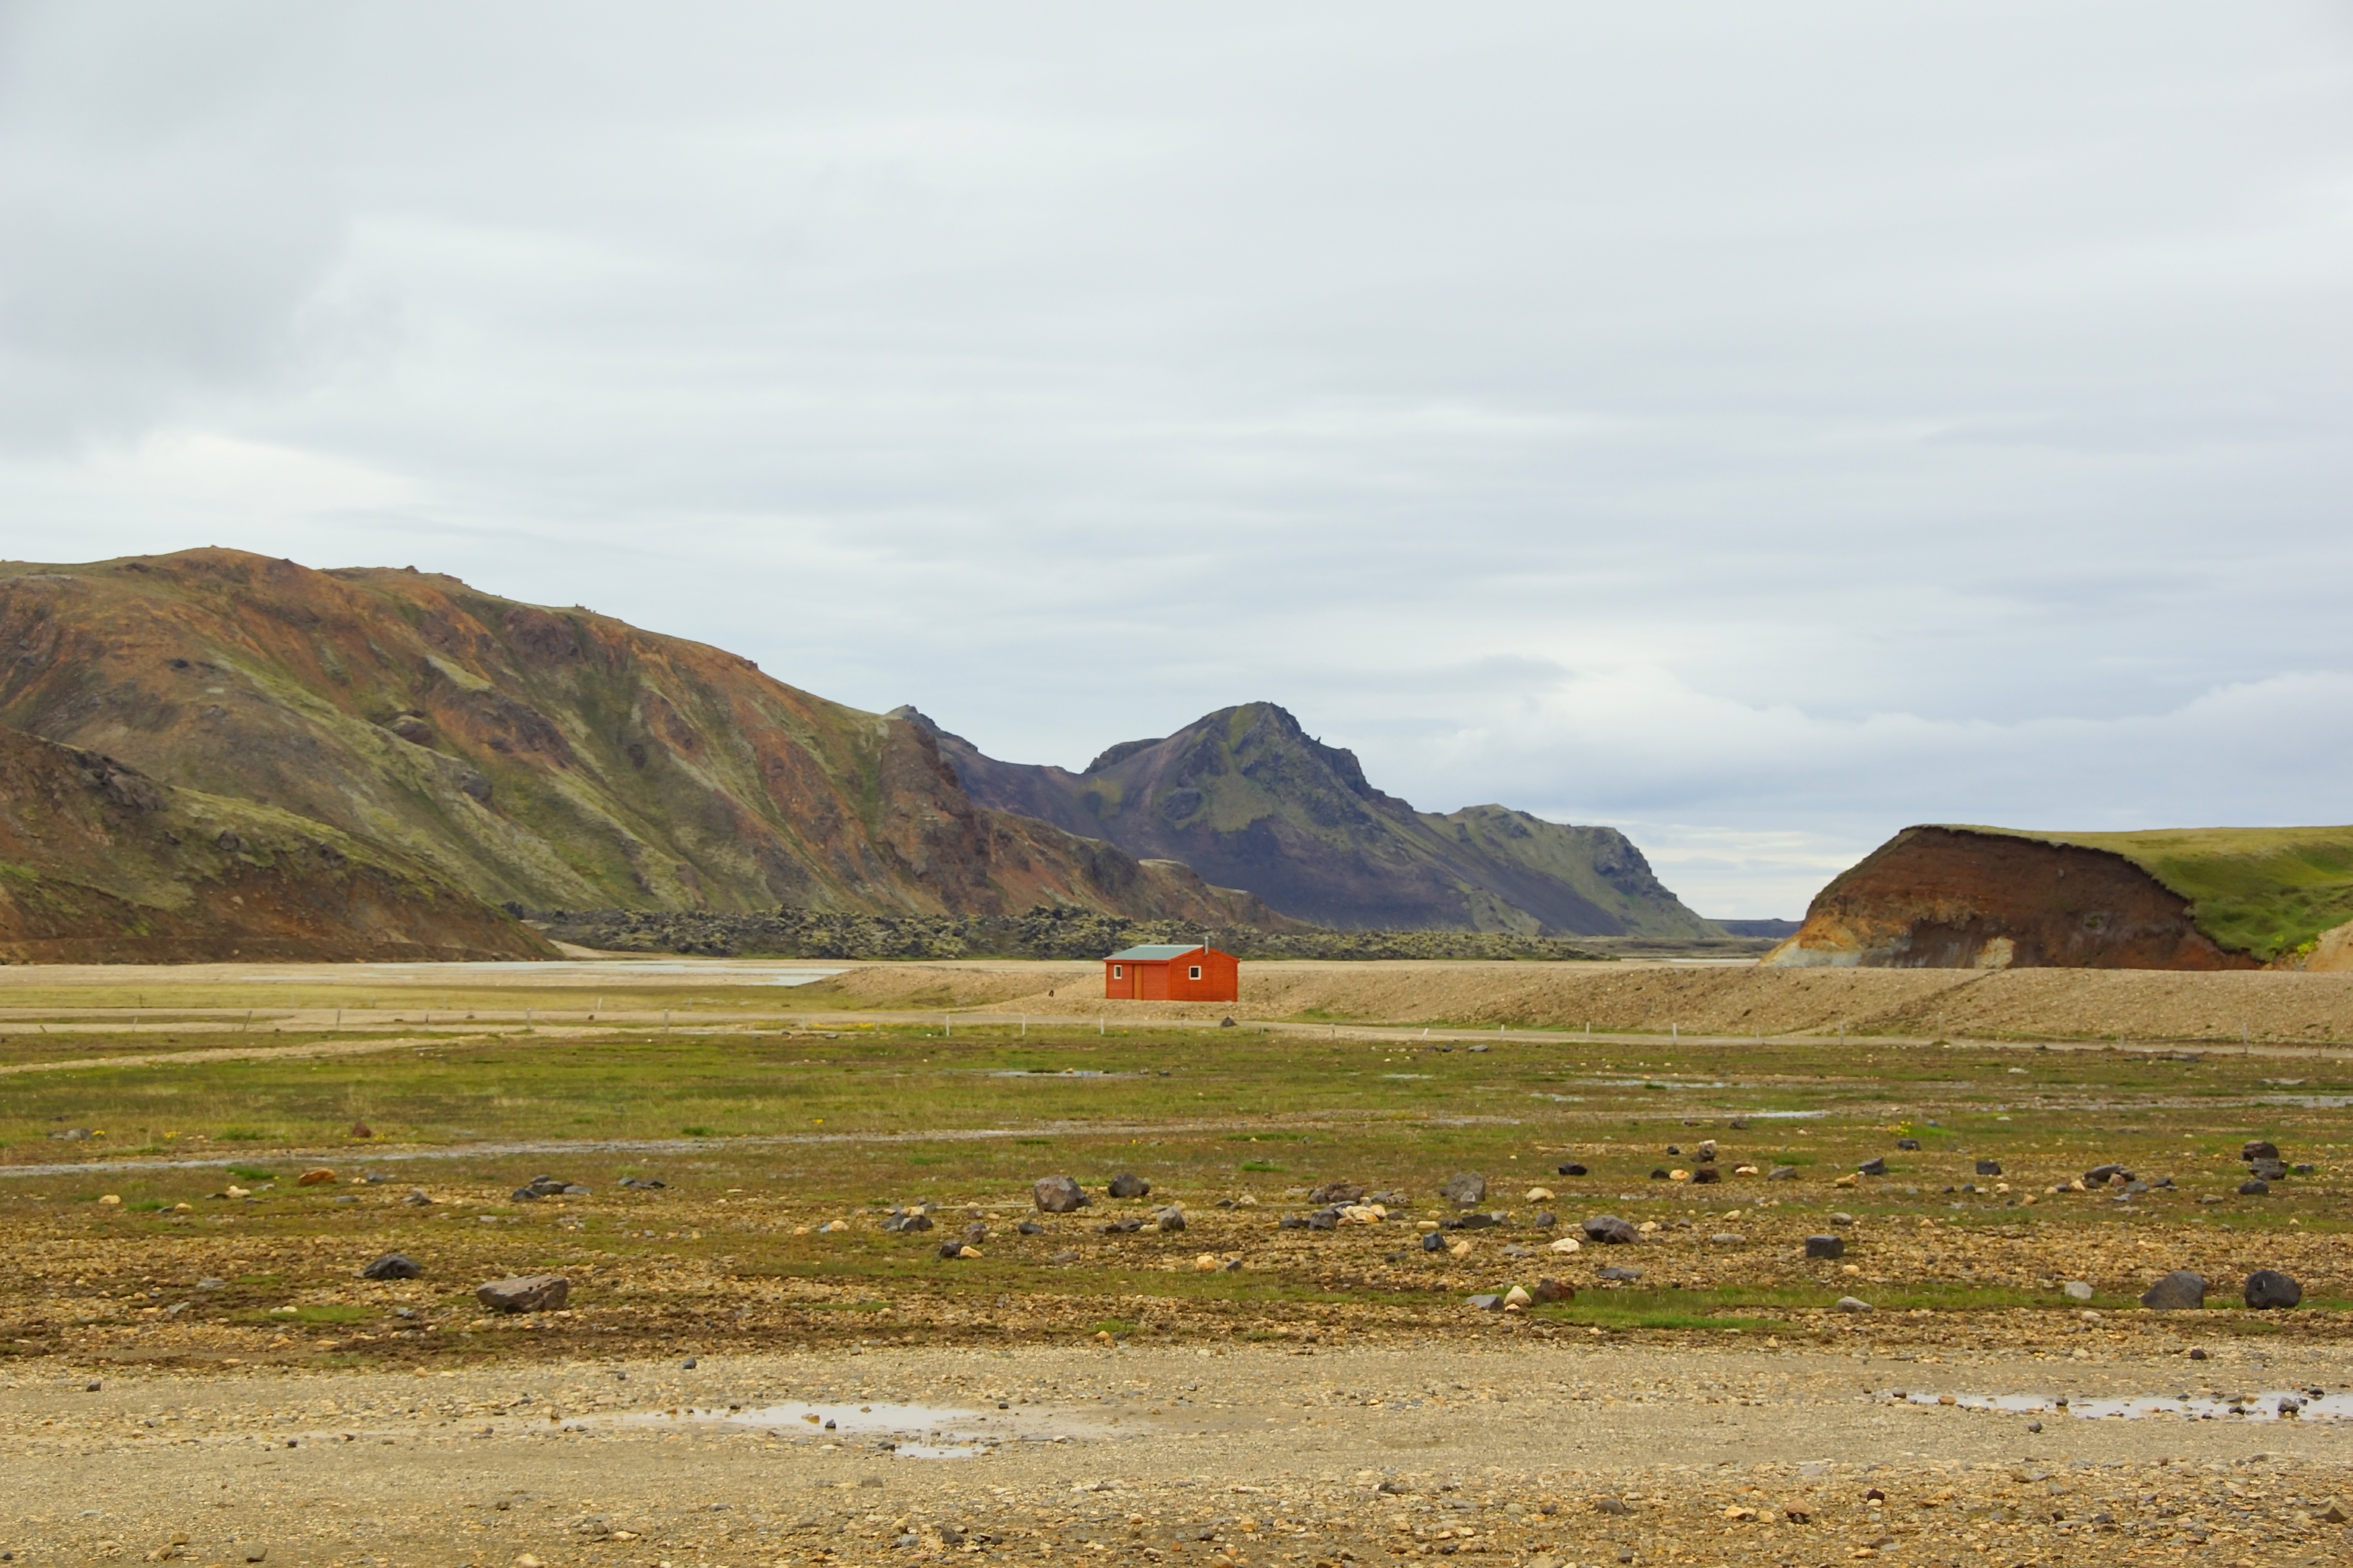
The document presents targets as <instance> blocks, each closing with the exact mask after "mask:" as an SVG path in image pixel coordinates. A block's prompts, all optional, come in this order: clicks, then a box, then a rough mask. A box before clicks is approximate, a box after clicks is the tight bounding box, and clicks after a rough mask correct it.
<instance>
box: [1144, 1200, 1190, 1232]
mask: <svg viewBox="0 0 2353 1568" xmlns="http://www.w3.org/2000/svg"><path fill="white" fill-rule="evenodd" d="M1152 1218H1153V1221H1154V1223H1155V1224H1156V1225H1158V1226H1160V1234H1161V1235H1163V1236H1172V1235H1174V1234H1176V1232H1177V1231H1180V1230H1183V1229H1184V1228H1185V1211H1184V1210H1183V1209H1180V1208H1178V1207H1177V1206H1176V1205H1175V1204H1171V1205H1168V1206H1167V1207H1166V1208H1165V1209H1160V1210H1157V1211H1155V1213H1154V1215H1153V1216H1152Z"/></svg>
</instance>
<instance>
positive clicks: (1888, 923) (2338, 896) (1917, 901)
mask: <svg viewBox="0 0 2353 1568" xmlns="http://www.w3.org/2000/svg"><path fill="white" fill-rule="evenodd" d="M2348 912H2353V831H2348V830H2345V829H2329V828H2251V829H2236V828H2230V829H2205V830H2200V831H2199V832H2195V833H2168V832H2151V833H2132V834H2125V833H2117V834H2075V835H2069V836H2064V837H2061V836H2055V835H2034V834H2024V833H2014V832H2010V831H2008V830H2005V829H2000V828H1985V827H1958V826H1921V827H1907V828H1905V830H1904V831H1903V832H1901V833H1899V834H1897V835H1896V836H1895V837H1894V838H1892V839H1890V840H1888V842H1887V843H1885V844H1883V845H1882V846H1880V847H1878V848H1877V849H1875V850H1873V852H1872V853H1871V854H1870V855H1869V856H1868V857H1866V858H1864V859H1863V860H1862V862H1861V863H1859V864H1857V865H1856V866H1854V867H1853V868H1851V869H1849V870H1847V871H1844V872H1842V873H1841V874H1840V875H1839V877H1838V878H1837V879H1835V880H1833V881H1832V882H1831V884H1830V886H1828V887H1827V888H1824V889H1822V891H1821V892H1820V894H1819V895H1817V896H1816V897H1815V899H1814V901H1813V904H1812V906H1811V907H1810V909H1809V910H1807V911H1806V919H1805V922H1804V924H1803V925H1802V926H1801V927H1800V928H1799V931H1798V932H1797V934H1796V935H1795V936H1792V937H1790V938H1789V939H1788V941H1786V942H1783V943H1782V944H1781V945H1780V946H1779V947H1778V948H1777V949H1775V950H1774V952H1772V953H1771V954H1770V955H1769V956H1768V957H1767V960H1766V962H1767V963H1770V964H1776V965H1782V966H1788V967H1799V968H1803V967H1818V966H1829V967H1846V966H1862V967H1865V968H1893V969H1989V970H1990V969H2013V968H2017V969H2027V968H2090V969H2253V968H2259V967H2262V966H2263V965H2265V964H2271V965H2274V966H2277V967H2284V968H2307V967H2309V968H2316V969H2329V968H2335V967H2337V966H2338V965H2339V964H2340V963H2344V962H2346V961H2347V960H2348V957H2353V954H2348V948H2347V942H2345V940H2344V939H2345V936H2346V935H2347V933H2348V929H2353V928H2347V927H2346V924H2345V922H2346V920H2347V917H2348Z"/></svg>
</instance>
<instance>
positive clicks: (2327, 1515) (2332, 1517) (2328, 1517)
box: [2312, 1498, 2353, 1524]
mask: <svg viewBox="0 0 2353 1568" xmlns="http://www.w3.org/2000/svg"><path fill="white" fill-rule="evenodd" d="M2312 1517H2313V1518H2315V1519H2316V1520H2318V1521H2320V1522H2321V1523H2323V1524H2343V1523H2345V1522H2346V1521H2348V1520H2353V1511H2348V1510H2347V1509H2346V1507H2345V1505H2344V1504H2343V1503H2341V1502H2339V1501H2337V1500H2336V1499H2335V1498H2330V1499H2329V1500H2327V1502H2325V1503H2323V1504H2321V1505H2320V1508H2319V1510H2318V1511H2316V1513H2314V1514H2313V1516H2312Z"/></svg>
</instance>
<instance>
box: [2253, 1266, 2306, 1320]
mask: <svg viewBox="0 0 2353 1568" xmlns="http://www.w3.org/2000/svg"><path fill="white" fill-rule="evenodd" d="M2243 1294H2244V1295H2245V1297H2246V1302H2247V1305H2248V1306H2250V1307H2253V1308H2254V1309H2255V1310H2258V1311H2267V1310H2271V1309H2273V1308H2276V1307H2293V1306H2295V1305H2297V1304H2298V1303H2299V1302H2301V1301H2302V1300H2304V1287H2303V1286H2301V1285H2299V1284H2297V1283H2296V1282H2295V1276H2294V1275H2290V1274H2283V1273H2281V1272H2280V1271H2279V1270H2278V1269H2276V1268H2258V1269H2256V1270H2255V1271H2254V1272H2253V1274H2250V1275H2248V1276H2247V1283H2246V1287H2245V1289H2244V1291H2243Z"/></svg>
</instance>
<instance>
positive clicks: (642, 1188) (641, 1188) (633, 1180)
mask: <svg viewBox="0 0 2353 1568" xmlns="http://www.w3.org/2000/svg"><path fill="white" fill-rule="evenodd" d="M621 1185H623V1186H625V1187H634V1188H635V1189H637V1190H638V1192H641V1193H658V1192H659V1191H661V1190H662V1189H663V1188H664V1187H666V1186H668V1185H670V1184H669V1183H668V1182H657V1181H655V1180H654V1179H653V1178H652V1177H651V1176H623V1177H622V1178H621Z"/></svg>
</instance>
